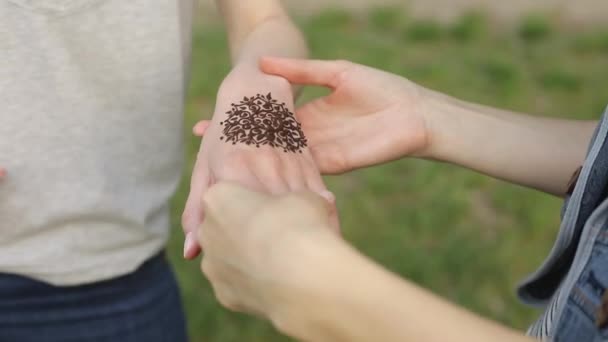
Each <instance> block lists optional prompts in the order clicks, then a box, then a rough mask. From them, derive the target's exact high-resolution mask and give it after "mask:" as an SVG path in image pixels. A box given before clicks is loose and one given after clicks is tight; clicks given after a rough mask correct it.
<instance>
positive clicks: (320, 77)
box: [260, 57, 350, 89]
mask: <svg viewBox="0 0 608 342" xmlns="http://www.w3.org/2000/svg"><path fill="white" fill-rule="evenodd" d="M349 67H350V63H349V62H346V61H321V60H306V59H290V58H278V57H263V58H262V59H260V68H261V69H262V71H263V72H265V73H267V74H271V75H277V76H281V77H283V78H285V79H287V80H288V81H290V82H291V83H296V84H306V85H318V86H324V87H328V88H332V89H335V88H336V87H337V86H338V82H339V80H340V75H341V74H342V73H343V72H344V71H346V70H348V68H349Z"/></svg>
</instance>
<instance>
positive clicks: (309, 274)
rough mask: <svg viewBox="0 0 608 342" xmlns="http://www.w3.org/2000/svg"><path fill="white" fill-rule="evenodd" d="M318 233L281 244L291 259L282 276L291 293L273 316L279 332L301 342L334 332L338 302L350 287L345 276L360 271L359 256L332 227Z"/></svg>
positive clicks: (293, 237)
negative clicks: (329, 331)
mask: <svg viewBox="0 0 608 342" xmlns="http://www.w3.org/2000/svg"><path fill="white" fill-rule="evenodd" d="M316 230H317V229H314V230H313V231H300V232H298V233H297V234H290V236H288V237H287V239H282V240H281V241H282V242H281V244H282V245H283V246H284V247H285V248H284V250H286V251H287V250H288V253H289V255H291V257H290V268H289V272H287V274H283V276H282V277H283V279H284V280H285V282H284V284H286V285H287V286H286V287H287V288H288V290H287V291H286V292H285V293H286V294H285V295H284V296H283V297H284V298H282V300H281V301H280V303H278V304H279V305H276V306H275V308H274V310H273V311H272V312H271V313H270V315H269V316H270V317H269V318H270V320H271V321H272V322H273V324H274V325H275V327H276V328H277V329H278V330H280V331H282V332H283V333H285V334H287V335H289V336H292V337H295V338H298V339H301V340H315V341H318V340H324V338H323V336H320V335H319V333H320V332H323V331H326V330H328V329H329V328H330V325H331V324H330V323H331V322H333V318H332V317H335V316H336V315H335V314H334V311H335V307H336V306H337V305H336V304H337V303H336V302H335V300H336V299H337V298H339V297H340V294H341V293H343V291H344V289H345V288H347V287H348V286H349V284H347V282H348V281H349V280H350V279H349V278H350V277H347V276H345V274H344V273H345V272H346V271H350V270H352V269H353V268H356V267H354V264H355V262H353V261H354V260H356V254H355V253H354V251H353V250H352V249H351V248H350V247H349V246H348V245H347V244H346V243H345V242H344V241H343V240H341V239H340V238H338V237H337V236H335V235H334V234H333V233H331V232H330V228H329V227H325V228H322V229H319V230H318V231H316ZM296 235H297V236H296ZM284 255H285V253H282V257H283V258H285V256H284ZM275 257H281V256H275ZM351 285H352V284H351Z"/></svg>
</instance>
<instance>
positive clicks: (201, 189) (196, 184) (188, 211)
mask: <svg viewBox="0 0 608 342" xmlns="http://www.w3.org/2000/svg"><path fill="white" fill-rule="evenodd" d="M208 187H209V175H208V171H207V169H206V167H205V166H204V165H203V163H202V162H200V161H197V163H196V164H195V166H194V171H193V172H192V180H191V182H190V193H189V194H188V199H187V200H186V206H185V208H184V213H183V214H182V227H183V229H184V233H185V234H186V238H185V240H184V258H185V259H188V260H190V259H193V258H195V257H196V256H197V255H198V254H199V253H200V252H201V247H200V245H199V243H198V241H197V239H196V231H197V229H198V227H199V225H200V224H201V223H202V222H203V217H204V211H203V210H202V195H203V194H204V193H205V191H207V188H208Z"/></svg>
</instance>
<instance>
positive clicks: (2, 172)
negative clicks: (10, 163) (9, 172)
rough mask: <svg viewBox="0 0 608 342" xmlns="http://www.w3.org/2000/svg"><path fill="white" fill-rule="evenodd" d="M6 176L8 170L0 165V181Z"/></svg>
mask: <svg viewBox="0 0 608 342" xmlns="http://www.w3.org/2000/svg"><path fill="white" fill-rule="evenodd" d="M5 177H6V170H5V169H3V168H1V167H0V181H2V180H3V179H4V178H5Z"/></svg>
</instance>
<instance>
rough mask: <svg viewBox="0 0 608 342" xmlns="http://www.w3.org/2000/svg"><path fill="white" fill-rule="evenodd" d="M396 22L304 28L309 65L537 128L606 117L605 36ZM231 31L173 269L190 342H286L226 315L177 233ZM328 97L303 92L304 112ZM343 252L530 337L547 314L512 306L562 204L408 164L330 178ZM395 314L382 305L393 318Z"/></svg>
mask: <svg viewBox="0 0 608 342" xmlns="http://www.w3.org/2000/svg"><path fill="white" fill-rule="evenodd" d="M399 13H400V12H398V11H393V10H391V9H390V8H378V9H376V10H373V11H371V12H370V13H369V15H368V16H367V17H360V16H357V17H354V16H351V15H349V14H348V13H346V12H342V11H326V12H323V13H321V14H319V15H317V16H314V17H311V18H308V19H306V20H301V21H300V24H301V27H302V28H303V30H304V33H305V34H306V36H307V38H308V41H309V43H310V46H311V49H312V55H313V56H314V57H316V58H324V59H349V60H352V61H355V62H359V63H364V64H367V65H370V66H374V67H378V68H382V69H385V70H388V71H391V72H395V73H398V74H401V75H403V76H406V77H408V78H410V79H411V80H414V81H416V82H419V83H421V84H423V85H425V86H427V87H430V88H434V89H437V90H440V91H443V92H446V93H448V94H451V95H454V96H457V97H460V98H464V99H467V100H471V101H476V102H480V103H484V104H489V105H494V106H499V107H505V108H510V109H514V110H520V111H525V112H532V113H536V114H539V115H551V116H557V117H571V118H587V119H589V118H598V117H599V115H600V114H601V112H602V110H603V108H604V107H605V105H606V104H608V27H604V28H597V29H594V30H592V31H585V32H575V31H572V30H571V29H569V28H567V27H560V26H559V25H558V24H556V23H553V22H551V21H550V20H547V19H545V18H543V17H539V16H530V17H527V18H522V21H521V24H520V25H518V26H517V27H514V28H509V29H499V28H494V27H492V25H491V22H490V21H489V20H486V19H484V17H483V16H480V15H477V14H474V13H471V14H469V15H466V16H463V17H462V18H461V19H460V20H459V21H458V22H456V23H454V24H452V25H439V24H437V23H434V22H432V21H419V20H413V19H410V18H408V17H406V16H404V15H401V14H399ZM228 60H229V59H228V52H227V48H226V42H225V38H224V33H223V31H222V27H221V26H219V25H218V26H214V25H206V26H204V27H200V28H198V29H197V31H196V34H195V46H194V55H193V70H192V75H193V76H192V77H193V78H192V82H191V88H190V93H189V97H188V103H187V118H186V127H185V130H186V132H187V133H186V136H187V144H186V153H187V163H186V167H185V171H184V180H183V182H182V185H181V186H180V188H179V191H178V192H177V194H176V196H175V198H174V200H173V204H172V205H173V214H174V217H173V225H174V234H173V238H172V240H171V244H170V248H169V251H170V256H171V259H172V261H173V264H174V265H175V267H176V270H177V273H178V277H179V280H180V283H181V287H182V292H183V297H184V303H185V306H186V309H187V315H188V320H189V330H190V335H191V337H192V340H193V341H286V340H289V339H287V338H285V337H282V336H281V335H279V334H277V333H276V332H274V330H273V328H272V327H271V326H270V325H269V324H267V323H264V322H261V321H260V320H258V319H254V318H249V317H246V316H243V315H240V314H232V313H229V312H227V311H225V310H223V309H222V308H221V307H220V306H219V305H218V304H217V303H216V301H215V300H214V298H213V294H212V291H211V289H210V286H209V284H208V283H207V281H206V280H205V279H204V278H203V277H202V276H201V274H200V272H199V267H198V263H196V262H191V263H186V262H184V261H182V259H181V250H182V233H181V229H180V224H179V219H180V214H181V211H182V208H183V205H184V201H185V198H186V195H187V184H188V182H189V172H190V170H191V168H192V164H193V158H194V156H195V154H196V151H197V150H198V146H199V143H200V141H199V140H198V139H195V138H193V137H192V136H191V135H190V134H189V132H190V127H191V126H192V124H193V123H194V122H195V121H196V120H197V119H199V118H201V117H208V116H209V115H210V113H211V112H212V110H213V101H214V98H215V92H216V89H217V87H218V85H219V83H220V82H221V80H222V78H223V76H224V75H225V74H226V73H227V72H228V70H229V62H228ZM321 94H323V91H321V90H318V89H307V90H306V91H305V93H304V96H303V98H302V101H305V100H306V99H310V98H312V97H314V96H319V95H321ZM327 182H328V184H329V186H330V189H331V190H332V191H334V192H335V194H336V196H337V198H338V206H339V209H340V214H341V218H342V223H343V231H344V235H345V238H346V239H347V240H349V241H351V242H352V243H353V244H354V245H355V246H356V247H357V248H358V249H360V250H361V251H362V252H363V253H365V254H366V255H368V256H370V257H371V258H373V259H374V260H376V261H377V262H379V263H380V264H382V265H384V266H386V267H387V268H389V269H391V270H392V271H394V272H396V273H398V274H400V275H401V276H403V277H407V278H409V279H411V280H413V281H415V282H417V283H419V284H421V285H423V286H425V287H427V288H430V289H432V290H433V291H435V292H436V293H438V294H440V295H441V296H443V297H445V298H447V299H449V300H451V301H453V302H456V303H458V304H460V305H463V306H465V307H467V308H469V309H471V310H473V311H475V312H478V313H480V314H483V315H486V316H489V317H491V318H493V319H496V320H499V321H501V322H504V323H506V324H509V325H512V326H515V327H517V328H520V329H524V328H525V327H526V326H527V325H528V324H530V323H531V322H532V320H533V319H534V318H535V317H536V316H537V315H538V314H539V312H538V311H535V310H532V309H529V308H527V307H525V306H523V305H522V304H520V303H519V302H518V301H517V300H516V298H515V296H514V291H513V289H514V287H515V286H516V284H517V282H518V281H519V280H520V279H521V278H522V277H524V276H525V275H526V274H528V273H529V272H531V271H533V270H534V269H535V267H536V266H537V265H539V263H540V262H541V261H542V259H543V258H544V256H545V255H546V253H547V252H548V250H549V248H550V247H551V244H552V242H553V239H554V237H555V235H556V232H557V227H558V225H559V209H560V204H561V202H560V200H559V199H557V198H553V197H551V196H548V195H545V194H541V193H537V192H534V191H531V190H526V189H523V188H521V187H517V186H513V185H509V184H506V183H504V182H501V181H497V180H493V179H490V178H487V177H484V176H480V175H477V174H475V173H472V172H470V171H467V170H464V169H460V168H457V167H454V166H450V165H442V164H438V163H432V162H427V161H420V160H402V161H399V162H394V163H391V164H388V165H384V166H380V167H375V168H371V169H366V170H361V171H357V172H353V173H351V174H347V175H343V176H336V177H328V178H327ZM386 304H387V303H378V305H386Z"/></svg>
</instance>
